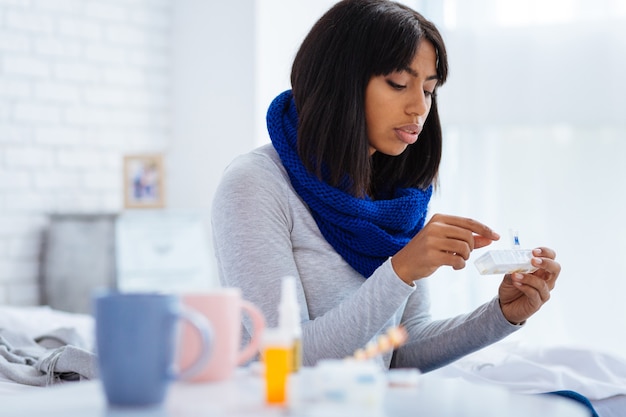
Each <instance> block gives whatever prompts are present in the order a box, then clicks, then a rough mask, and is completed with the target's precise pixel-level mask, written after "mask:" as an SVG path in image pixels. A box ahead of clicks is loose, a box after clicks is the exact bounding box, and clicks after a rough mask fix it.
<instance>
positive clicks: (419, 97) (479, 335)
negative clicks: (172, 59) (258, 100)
mask: <svg viewBox="0 0 626 417" xmlns="http://www.w3.org/2000/svg"><path fill="white" fill-rule="evenodd" d="M447 72H448V64H447V56H446V50H445V46H444V43H443V40H442V38H441V36H440V34H439V32H438V31H437V29H436V28H435V27H434V25H433V24H432V23H430V22H429V21H427V20H425V19H424V18H423V17H422V16H421V15H420V14H418V13H417V12H415V11H413V10H411V9H410V8H408V7H406V6H403V5H400V4H397V3H394V2H390V1H385V0H345V1H341V2H339V3H337V4H336V5H335V6H334V7H332V8H331V9H330V10H329V11H328V12H327V13H326V14H325V15H324V16H322V18H321V19H320V20H319V21H318V22H317V23H316V24H315V26H314V27H313V28H312V30H311V31H310V33H309V34H308V36H307V37H306V39H305V40H304V42H303V43H302V45H301V47H300V50H299V52H298V54H297V56H296V58H295V61H294V64H293V68H292V75H291V84H292V90H291V91H286V92H284V93H282V94H280V95H279V96H278V97H277V98H276V99H275V100H274V101H273V103H272V104H271V106H270V108H269V111H268V115H267V123H268V132H269V135H270V138H271V141H272V143H271V144H268V145H265V146H262V147H260V148H259V149H256V150H254V151H253V152H251V153H249V154H247V155H243V156H240V157H239V158H237V159H236V160H235V161H234V162H233V163H232V164H231V165H230V166H229V168H228V169H227V170H226V171H225V173H224V176H223V179H222V182H221V184H220V186H219V188H218V190H217V193H216V196H215V200H214V206H213V211H212V225H213V232H214V241H215V248H216V254H217V259H218V264H219V273H220V280H221V282H222V284H223V285H226V286H236V287H240V288H241V289H242V291H243V294H244V297H245V298H246V299H248V300H251V301H253V302H254V303H256V304H257V305H258V306H259V307H260V308H261V309H262V310H263V312H264V314H265V315H266V317H267V320H268V324H269V326H276V324H277V321H278V317H277V316H278V313H277V306H278V302H279V299H280V283H281V279H282V277H284V276H287V275H292V276H295V277H297V278H298V279H297V282H298V292H299V302H300V306H301V313H300V316H301V317H300V318H301V322H302V331H303V336H302V343H303V362H304V364H305V365H314V364H315V363H316V362H317V361H318V360H320V359H322V358H343V357H346V356H348V355H350V354H352V353H353V352H354V351H355V350H357V349H358V348H361V347H363V346H365V345H366V344H367V343H368V341H370V340H373V339H375V338H377V337H378V335H380V334H382V333H384V332H385V331H386V330H387V329H388V328H389V327H390V326H394V325H399V324H402V325H403V326H404V327H405V329H406V330H407V332H408V334H409V341H408V343H406V344H405V345H404V346H402V347H401V348H399V349H397V350H396V351H394V352H393V354H392V353H390V354H387V355H383V356H382V357H381V358H380V361H381V364H382V365H384V366H386V367H390V366H391V367H417V368H419V369H420V370H422V371H423V372H425V371H428V370H432V369H434V368H437V367H440V366H443V365H445V364H447V363H450V362H451V361H454V360H455V359H457V358H460V357H461V356H463V355H466V354H468V353H470V352H473V351H475V350H477V349H480V348H482V347H484V346H487V345H489V344H491V343H493V342H495V341H497V340H500V339H502V338H503V337H505V336H507V335H509V334H511V333H512V332H514V331H516V330H517V329H518V328H520V327H521V323H523V322H524V321H526V319H528V318H529V317H530V316H531V315H532V314H534V313H535V312H536V311H537V310H538V309H539V308H540V307H541V306H542V305H543V304H544V303H545V302H546V301H547V300H548V298H549V296H550V291H551V290H552V288H554V285H555V281H556V279H557V277H558V275H559V272H560V266H559V264H558V263H557V262H556V261H555V260H554V258H555V253H554V251H553V250H551V249H549V248H538V249H535V250H534V251H533V255H534V258H533V260H532V263H533V265H535V266H536V267H538V268H539V269H538V270H537V271H536V272H534V273H532V274H513V275H506V276H505V277H504V279H503V281H502V284H501V286H500V288H499V292H498V296H497V297H495V298H494V299H493V300H491V301H489V302H487V303H486V304H484V305H483V306H481V307H479V308H478V309H476V310H475V311H473V312H471V313H469V314H467V315H463V316H459V317H455V318H451V319H447V320H440V321H432V320H431V318H430V315H429V296H428V292H427V288H426V282H425V280H424V278H426V277H428V276H430V275H431V274H433V273H434V272H435V271H436V270H437V269H438V268H440V267H442V266H450V267H452V268H454V269H462V268H464V267H465V265H466V261H467V260H468V259H469V256H470V254H471V252H472V250H474V249H476V248H480V247H484V246H486V245H488V244H490V243H491V242H492V241H494V240H497V239H499V236H498V235H497V234H496V233H495V232H493V231H492V230H491V229H490V228H489V227H487V226H485V225H484V224H482V223H479V222H477V221H475V220H472V219H467V218H462V217H456V216H450V215H443V214H435V215H433V216H432V218H431V219H430V220H429V221H428V222H426V214H427V206H428V202H429V199H430V196H431V193H432V189H433V186H434V185H435V184H436V182H437V172H438V168H439V162H440V159H441V148H442V137H441V136H442V135H441V126H440V122H439V116H438V113H437V103H436V91H437V89H438V88H439V86H441V85H442V84H443V83H444V82H445V80H446V77H447Z"/></svg>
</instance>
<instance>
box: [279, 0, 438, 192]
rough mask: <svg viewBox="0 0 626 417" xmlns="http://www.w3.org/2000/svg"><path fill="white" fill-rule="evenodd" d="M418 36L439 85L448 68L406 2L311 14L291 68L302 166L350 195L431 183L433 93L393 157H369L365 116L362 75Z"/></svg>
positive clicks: (431, 31) (352, 1)
mask: <svg viewBox="0 0 626 417" xmlns="http://www.w3.org/2000/svg"><path fill="white" fill-rule="evenodd" d="M422 40H428V41H430V42H431V43H432V44H433V46H434V47H435V50H436V52H437V78H438V86H439V85H441V84H443V83H444V82H445V80H446V77H447V75H448V61H447V55H446V50H445V45H444V42H443V39H442V37H441V34H440V33H439V31H438V30H437V28H436V27H435V26H434V25H433V24H432V23H431V22H429V21H428V20H426V19H425V18H424V17H423V16H422V15H420V14H419V13H417V12H416V11H414V10H412V9H410V8H409V7H407V6H404V5H401V4H399V3H396V2H392V1H386V0H344V1H340V2H339V3H337V4H335V5H334V6H333V7H332V8H331V9H330V10H329V11H328V12H326V14H324V15H323V16H322V17H321V18H320V19H319V20H318V21H317V23H316V24H315V25H314V26H313V28H312V29H311V31H310V32H309V34H308V35H307V37H306V38H305V39H304V41H303V42H302V45H301V46H300V49H299V51H298V53H297V55H296V58H295V60H294V62H293V67H292V71H291V85H292V90H293V95H294V100H295V104H296V109H297V111H298V116H299V126H298V153H299V155H300V158H301V159H302V161H303V163H304V164H305V166H306V167H307V169H308V170H309V171H310V172H312V173H314V174H315V175H317V176H318V177H319V178H321V179H323V180H325V181H326V182H328V183H329V184H331V185H333V186H335V187H340V188H342V189H344V191H346V192H348V193H350V194H352V195H354V196H357V197H363V196H365V195H366V194H369V195H370V196H372V197H373V198H377V199H380V198H387V196H389V195H390V193H393V191H394V190H395V189H396V188H398V187H418V188H422V189H424V188H427V187H428V186H429V185H431V184H434V183H436V181H437V174H438V170H439V163H440V160H441V147H442V139H441V136H442V134H441V124H440V121H439V114H438V111H437V99H436V95H433V98H432V106H431V110H430V113H429V115H428V118H427V119H426V122H425V124H424V128H423V130H422V133H421V134H420V137H419V139H418V141H417V142H416V143H415V144H413V145H411V146H409V147H408V148H407V149H406V150H405V151H404V152H403V153H402V154H401V155H399V156H388V155H384V154H382V153H381V152H376V153H374V155H373V156H371V157H370V154H369V149H370V147H369V141H368V137H367V128H366V121H365V90H366V88H367V84H368V83H369V81H370V79H371V78H372V77H373V76H378V75H387V74H390V73H392V72H394V71H400V70H403V69H404V68H407V67H409V65H410V64H411V62H412V61H413V59H414V57H415V54H416V51H417V47H418V45H419V44H420V42H421V41H422Z"/></svg>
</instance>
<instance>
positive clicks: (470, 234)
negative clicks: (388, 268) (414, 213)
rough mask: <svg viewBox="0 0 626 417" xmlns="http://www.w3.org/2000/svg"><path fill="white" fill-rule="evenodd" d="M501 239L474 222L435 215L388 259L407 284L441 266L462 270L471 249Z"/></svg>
mask: <svg viewBox="0 0 626 417" xmlns="http://www.w3.org/2000/svg"><path fill="white" fill-rule="evenodd" d="M498 239H500V236H499V235H498V234H497V233H495V232H494V231H492V230H491V229H490V228H489V227H487V226H485V225H484V224H482V223H479V222H477V221H476V220H472V219H468V218H464V217H456V216H449V215H445V214H435V215H434V216H433V217H432V218H431V219H430V221H429V222H428V223H427V224H426V225H425V226H424V228H423V229H422V230H421V231H420V232H419V233H418V234H417V235H415V237H414V238H413V239H411V241H410V242H409V243H408V244H407V245H406V246H405V247H404V248H402V249H401V250H400V251H398V253H396V254H395V255H394V256H393V257H392V258H391V264H392V265H393V269H394V271H395V272H396V274H397V275H398V276H399V277H400V278H401V279H402V280H403V281H404V282H406V283H407V284H409V285H413V281H415V280H418V279H421V278H425V277H428V276H430V275H431V274H432V273H433V272H435V271H436V270H437V269H438V268H439V267H440V266H443V265H448V266H451V267H452V268H454V269H462V268H465V261H467V260H468V259H469V257H470V254H471V252H472V251H473V250H474V249H478V248H482V247H484V246H487V245H489V244H490V243H491V242H492V241H494V240H498Z"/></svg>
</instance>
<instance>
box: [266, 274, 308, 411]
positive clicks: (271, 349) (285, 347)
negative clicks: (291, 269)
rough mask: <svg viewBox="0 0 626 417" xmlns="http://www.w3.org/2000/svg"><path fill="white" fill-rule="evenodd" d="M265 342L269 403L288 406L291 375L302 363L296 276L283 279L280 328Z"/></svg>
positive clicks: (269, 335)
mask: <svg viewBox="0 0 626 417" xmlns="http://www.w3.org/2000/svg"><path fill="white" fill-rule="evenodd" d="M263 339H264V340H263V348H262V350H263V354H262V356H263V362H264V364H265V388H266V390H265V391H266V401H267V403H268V404H270V405H277V406H286V405H287V403H288V392H287V391H288V386H289V374H291V373H292V372H296V371H298V370H299V369H300V365H301V363H302V328H301V326H300V308H299V306H298V298H297V295H296V281H295V278H294V277H291V276H287V277H285V278H283V280H282V285H281V296H280V304H279V305H278V327H276V328H271V329H265V331H264V334H263Z"/></svg>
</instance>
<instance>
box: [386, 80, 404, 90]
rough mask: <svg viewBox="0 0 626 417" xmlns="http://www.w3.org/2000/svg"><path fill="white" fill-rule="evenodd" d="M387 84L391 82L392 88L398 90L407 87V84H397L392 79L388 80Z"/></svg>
mask: <svg viewBox="0 0 626 417" xmlns="http://www.w3.org/2000/svg"><path fill="white" fill-rule="evenodd" d="M387 84H389V85H390V86H391V88H394V89H396V90H403V89H405V88H406V85H401V84H397V83H394V82H393V81H391V80H387Z"/></svg>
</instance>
